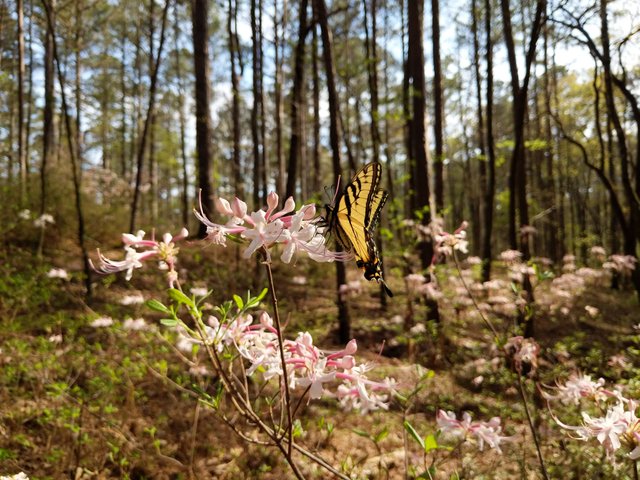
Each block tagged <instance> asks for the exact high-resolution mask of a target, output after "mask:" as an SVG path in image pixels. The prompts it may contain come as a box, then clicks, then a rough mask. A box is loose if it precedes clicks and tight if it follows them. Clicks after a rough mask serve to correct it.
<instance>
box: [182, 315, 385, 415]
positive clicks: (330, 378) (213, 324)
mask: <svg viewBox="0 0 640 480" xmlns="http://www.w3.org/2000/svg"><path fill="white" fill-rule="evenodd" d="M178 334H179V346H180V347H179V348H181V349H182V350H184V351H191V349H192V346H193V345H194V344H202V343H203V339H202V338H196V337H193V336H190V335H189V334H188V333H187V332H186V330H184V329H183V328H178ZM205 334H206V338H205V339H204V342H206V343H207V344H209V345H211V346H213V347H214V348H215V349H216V350H217V351H219V352H222V351H223V350H224V349H225V348H234V349H235V350H236V351H237V352H238V353H239V354H240V355H241V356H242V357H243V358H245V359H246V360H247V361H248V362H249V364H250V367H249V368H248V370H247V375H253V374H255V373H256V372H258V371H259V372H261V375H262V376H263V379H264V380H269V379H271V378H274V377H281V376H282V375H283V373H284V372H283V370H282V363H281V357H280V350H279V348H278V335H277V331H276V329H275V327H274V326H273V320H272V318H271V317H270V316H269V314H267V313H266V312H263V313H262V314H261V315H260V317H259V321H258V323H254V322H253V317H252V316H251V315H242V316H239V317H237V318H236V319H234V320H233V321H231V322H224V323H221V322H220V321H219V320H218V319H217V318H215V317H213V316H211V317H209V320H208V325H207V326H206V328H205ZM356 351H357V343H356V341H355V340H351V341H350V342H349V343H348V344H347V346H346V347H345V348H344V349H343V350H340V351H337V352H325V351H323V350H320V349H319V348H318V347H316V346H315V345H314V344H313V338H312V337H311V335H310V334H309V333H308V332H301V333H299V334H298V336H297V337H296V339H295V340H285V341H284V358H285V363H286V365H287V374H288V379H289V387H290V388H291V389H292V390H295V389H297V388H303V389H309V398H310V399H318V398H321V397H323V396H325V395H327V396H334V397H337V398H338V399H339V400H340V404H341V405H342V406H343V407H344V408H347V409H356V410H359V411H361V412H362V413H366V412H368V411H371V410H377V409H381V408H382V409H386V408H388V405H387V402H388V400H389V398H390V396H391V395H392V394H393V392H394V391H395V381H394V380H392V379H385V380H384V381H382V382H375V381H372V380H369V379H368V378H367V376H366V372H367V371H369V370H370V369H371V366H369V365H366V364H357V362H356V360H355V358H354V356H353V355H354V354H355V353H356ZM336 382H339V383H340V385H339V386H338V388H337V389H336V391H335V392H331V391H329V390H327V384H331V383H336Z"/></svg>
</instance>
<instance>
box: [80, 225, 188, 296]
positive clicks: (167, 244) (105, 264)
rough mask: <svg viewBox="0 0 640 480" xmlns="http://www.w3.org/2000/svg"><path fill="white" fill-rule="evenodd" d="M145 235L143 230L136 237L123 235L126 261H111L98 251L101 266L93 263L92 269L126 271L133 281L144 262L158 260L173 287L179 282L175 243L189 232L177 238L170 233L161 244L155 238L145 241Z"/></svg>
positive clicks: (184, 229)
mask: <svg viewBox="0 0 640 480" xmlns="http://www.w3.org/2000/svg"><path fill="white" fill-rule="evenodd" d="M144 235H145V232H144V231H142V230H140V231H138V232H137V233H136V235H133V234H131V233H123V234H122V243H124V245H125V247H124V250H125V252H126V255H125V259H124V260H120V261H118V260H110V259H108V258H107V257H105V256H104V255H102V254H101V253H100V250H98V258H99V260H100V266H99V267H98V268H96V267H94V266H93V263H91V267H92V268H93V269H94V270H95V271H96V272H98V273H102V274H109V273H116V272H124V271H126V272H127V274H126V279H127V280H131V277H132V275H133V270H134V269H136V268H141V267H142V262H144V261H146V260H149V259H150V258H157V259H158V260H159V262H160V265H161V268H164V269H165V270H168V272H167V278H168V279H169V285H170V286H172V287H173V285H174V283H175V282H176V280H177V272H176V271H175V263H176V260H177V255H178V252H179V249H178V248H177V247H176V246H175V242H177V241H179V240H183V239H185V238H186V237H187V236H188V235H189V232H188V231H187V229H186V228H183V229H182V230H180V232H179V233H178V235H176V236H172V235H171V234H170V233H165V234H164V235H163V236H162V241H161V242H159V241H157V240H155V239H153V238H152V239H151V240H144ZM138 250H142V251H138Z"/></svg>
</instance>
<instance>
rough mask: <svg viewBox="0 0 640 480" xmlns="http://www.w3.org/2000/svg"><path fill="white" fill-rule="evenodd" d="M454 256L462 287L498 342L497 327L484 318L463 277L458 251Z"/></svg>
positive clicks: (454, 252)
mask: <svg viewBox="0 0 640 480" xmlns="http://www.w3.org/2000/svg"><path fill="white" fill-rule="evenodd" d="M452 256H453V260H454V262H455V263H456V268H457V269H458V275H459V276H460V280H461V281H462V285H463V286H464V289H465V290H466V291H467V293H468V294H469V297H470V298H471V301H472V302H473V305H474V306H475V307H476V310H477V311H478V313H479V314H480V318H482V321H483V322H484V323H485V325H486V326H487V327H489V329H490V330H491V332H492V333H493V338H494V340H496V341H497V340H498V339H499V338H500V337H499V336H498V332H497V330H496V329H495V327H494V326H493V324H492V323H491V322H490V321H489V319H488V318H487V317H485V316H484V313H482V310H480V307H479V306H478V302H476V299H475V297H474V296H473V294H472V293H471V290H470V289H469V287H468V286H467V282H466V281H465V279H464V276H463V275H462V270H461V269H460V263H458V256H457V255H456V251H455V250H454V251H453V255H452Z"/></svg>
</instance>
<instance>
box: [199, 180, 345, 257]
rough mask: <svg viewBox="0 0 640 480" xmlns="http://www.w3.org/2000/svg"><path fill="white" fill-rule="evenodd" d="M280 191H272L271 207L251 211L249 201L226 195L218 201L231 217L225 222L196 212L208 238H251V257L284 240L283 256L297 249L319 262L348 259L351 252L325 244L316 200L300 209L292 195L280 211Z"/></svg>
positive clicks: (218, 241)
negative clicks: (317, 214)
mask: <svg viewBox="0 0 640 480" xmlns="http://www.w3.org/2000/svg"><path fill="white" fill-rule="evenodd" d="M278 200H279V197H278V194H277V193H275V192H271V193H270V194H269V195H268V196H267V209H266V210H257V211H255V212H251V213H248V208H247V204H246V203H245V202H243V201H242V200H240V199H239V198H237V197H236V198H235V199H234V200H233V202H231V203H229V202H228V201H227V200H225V199H224V198H217V199H216V201H215V205H216V210H217V211H218V213H220V214H222V215H224V216H226V217H227V218H228V220H227V222H226V223H224V224H220V223H215V222H213V221H211V220H209V218H207V216H206V215H205V213H204V211H203V210H202V204H201V205H200V210H199V211H195V215H196V217H197V218H198V220H200V221H201V222H202V223H203V224H204V225H205V226H206V227H207V240H209V241H210V242H212V243H214V244H216V245H222V246H226V244H227V237H229V236H231V235H235V236H237V237H240V238H242V239H245V240H248V241H249V245H248V247H247V248H246V249H245V250H244V252H243V253H242V256H243V257H244V258H249V257H250V256H251V255H253V254H254V253H255V252H256V251H257V250H259V249H260V248H262V247H265V248H267V249H268V248H270V247H271V246H273V245H275V244H278V243H280V244H283V245H284V246H285V247H284V249H283V251H282V255H281V257H280V258H281V260H282V261H283V262H284V263H289V262H291V259H292V258H293V255H294V254H295V253H297V252H302V253H306V254H307V255H308V256H309V257H310V258H311V259H312V260H315V261H317V262H333V261H335V260H348V259H349V258H351V254H349V253H347V252H331V251H329V250H328V249H327V247H326V245H325V237H324V235H323V228H322V227H321V226H319V225H318V223H319V220H320V219H319V217H316V207H315V205H313V204H310V205H303V206H302V207H300V209H299V210H297V211H296V204H295V201H294V200H293V197H289V198H288V199H287V200H286V202H285V203H284V206H283V208H282V209H281V210H280V211H276V209H277V208H278Z"/></svg>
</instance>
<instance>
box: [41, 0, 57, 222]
mask: <svg viewBox="0 0 640 480" xmlns="http://www.w3.org/2000/svg"><path fill="white" fill-rule="evenodd" d="M44 1H47V0H44ZM55 10H56V0H50V1H49V4H48V11H49V17H50V21H48V22H47V27H46V29H45V40H44V112H43V125H42V163H41V166H40V215H42V214H44V213H45V209H46V203H47V166H48V164H49V162H50V160H51V158H52V156H53V151H54V138H55V137H54V136H55V132H54V120H53V110H54V108H55V105H54V104H55V99H54V96H53V82H54V73H53V68H54V67H53V42H54V39H53V30H52V29H53V27H54V25H55Z"/></svg>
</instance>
